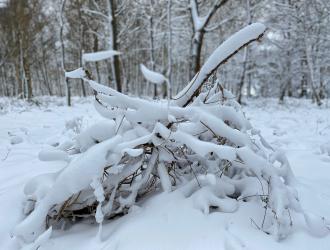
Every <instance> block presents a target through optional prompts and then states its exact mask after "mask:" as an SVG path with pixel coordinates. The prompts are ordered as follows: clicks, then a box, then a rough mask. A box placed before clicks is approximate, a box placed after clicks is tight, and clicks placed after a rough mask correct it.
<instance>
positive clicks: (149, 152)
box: [15, 24, 326, 241]
mask: <svg viewBox="0 0 330 250" xmlns="http://www.w3.org/2000/svg"><path fill="white" fill-rule="evenodd" d="M256 25H257V26H253V25H252V26H250V27H248V31H247V30H246V29H245V30H243V33H244V32H246V33H244V34H246V36H239V37H240V40H234V41H233V42H234V43H233V44H234V45H233V47H230V46H228V45H227V46H224V47H225V48H226V50H225V51H221V50H220V49H218V50H217V52H216V53H217V55H222V54H223V53H224V55H223V56H214V55H213V56H211V57H210V58H211V59H212V60H208V62H207V63H206V66H205V67H203V68H202V72H201V73H200V74H199V75H198V76H197V77H195V82H196V81H197V83H199V84H203V88H200V86H199V85H198V86H197V85H194V82H192V83H191V84H190V85H189V86H191V87H190V88H187V89H185V91H184V92H182V93H185V97H184V98H183V99H181V101H180V99H179V100H177V101H174V100H171V102H170V105H169V106H168V103H167V102H166V101H163V100H162V101H151V100H144V99H140V98H136V97H131V96H128V95H125V94H122V93H119V92H117V91H116V90H114V89H111V88H108V87H106V86H104V85H101V84H98V83H96V82H94V81H92V80H90V79H85V78H84V79H85V80H86V81H88V83H89V84H90V86H91V87H92V88H93V89H94V90H95V93H97V94H96V100H95V107H96V110H97V111H98V112H99V113H100V114H101V115H102V116H104V117H105V118H106V119H105V120H104V121H103V122H100V123H97V124H95V125H93V126H92V127H90V128H89V129H87V130H86V131H84V132H82V133H81V134H79V135H78V136H77V137H76V138H75V140H74V141H71V142H66V143H64V144H61V145H59V146H58V147H57V148H54V149H53V150H51V151H47V152H42V153H41V154H40V158H41V159H43V160H62V161H67V162H68V164H67V166H66V167H65V168H64V169H63V170H61V171H59V172H58V173H49V174H44V175H41V176H37V177H35V178H34V179H33V180H31V181H30V182H29V183H27V185H26V187H25V190H24V191H25V194H26V196H27V198H28V201H27V203H26V210H25V213H26V214H27V215H28V216H27V218H26V219H25V220H23V221H22V222H21V223H20V224H19V225H18V226H17V227H16V229H15V234H16V236H18V237H21V238H23V239H24V240H26V241H32V240H34V239H35V238H36V237H37V236H38V235H40V234H41V233H42V232H44V231H45V230H46V228H47V227H49V226H51V225H56V224H59V223H60V222H63V221H75V220H77V219H78V218H84V217H90V216H95V220H96V222H97V223H99V224H100V225H101V224H102V222H103V221H104V220H105V219H110V218H113V217H114V216H117V215H123V214H126V213H127V212H128V210H129V209H130V207H132V206H133V205H134V204H136V202H138V201H140V200H141V199H143V198H144V197H145V196H146V195H147V194H149V193H151V192H154V191H157V190H160V189H161V190H163V191H164V192H171V191H174V190H177V189H178V188H179V187H180V188H179V190H180V191H181V192H183V194H184V195H185V196H186V197H188V196H189V197H191V198H192V199H194V205H195V207H196V208H197V209H200V210H201V211H202V212H204V213H208V212H209V209H210V208H214V207H217V208H218V209H219V210H220V211H223V212H234V211H235V210H236V209H237V208H238V206H239V204H240V202H252V201H254V202H255V201H259V202H260V206H264V207H265V210H266V212H267V211H270V212H269V213H267V218H265V220H264V221H263V223H262V225H260V229H262V230H263V231H265V232H267V233H271V234H274V235H276V237H277V238H278V239H281V238H284V237H285V236H287V235H288V233H289V232H290V228H291V225H292V223H293V222H292V218H293V214H295V213H301V214H303V215H304V216H305V218H306V222H307V223H309V224H310V225H312V226H313V227H314V226H315V224H316V226H317V227H322V226H323V227H324V228H325V226H324V225H323V224H322V221H320V222H318V221H316V223H314V222H315V220H314V219H311V218H312V217H311V216H308V215H307V214H306V213H304V211H303V210H302V208H301V206H300V203H299V200H298V195H297V192H296V190H295V189H294V183H295V179H294V176H293V174H292V172H291V169H290V165H289V163H288V161H287V159H286V157H285V155H284V154H283V153H281V152H275V151H274V150H273V149H272V148H271V146H270V145H268V144H267V143H266V142H265V140H264V139H263V138H262V137H261V135H260V133H259V131H257V130H255V129H253V128H252V127H251V124H250V123H249V121H248V120H247V119H246V118H245V116H244V114H243V113H242V111H241V108H240V106H239V104H238V103H237V102H236V101H235V99H234V96H232V94H231V93H230V92H228V91H226V90H225V89H223V87H222V86H221V84H220V83H219V82H218V81H215V84H213V85H212V84H211V81H206V80H205V79H204V78H205V76H206V75H208V74H209V73H210V72H213V71H214V68H216V67H217V66H218V65H219V64H220V63H221V61H222V60H223V59H225V58H227V55H228V56H229V55H230V54H233V53H234V52H235V51H236V50H237V49H238V48H240V47H242V46H243V45H244V44H246V43H247V42H248V41H250V40H254V39H252V38H253V37H255V38H257V37H259V36H260V35H261V34H263V32H264V30H265V28H264V27H263V26H261V25H260V24H256ZM262 27H263V29H261V28H262ZM239 34H242V31H241V33H239ZM251 34H252V36H251ZM221 46H223V45H221ZM221 46H220V47H219V48H221ZM230 49H231V50H230ZM203 70H205V71H203ZM200 77H201V78H200ZM198 79H201V80H198ZM204 83H205V84H204ZM197 89H200V93H199V94H198V95H196V97H195V98H194V99H192V95H195V93H196V90H197ZM187 93H188V94H189V95H190V96H188V95H187ZM189 100H191V101H190V102H189V103H187V101H189ZM325 230H326V228H325Z"/></svg>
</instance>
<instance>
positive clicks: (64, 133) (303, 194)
mask: <svg viewBox="0 0 330 250" xmlns="http://www.w3.org/2000/svg"><path fill="white" fill-rule="evenodd" d="M46 99H47V98H42V99H40V100H41V102H42V104H39V105H30V106H27V105H26V103H23V102H22V101H17V100H10V99H0V249H1V250H2V249H4V250H14V249H20V244H19V242H18V241H17V240H16V239H13V238H11V231H12V229H13V228H14V226H15V225H16V224H17V223H18V222H19V221H21V220H22V218H23V215H22V207H23V205H22V204H23V201H24V195H23V187H24V184H25V183H26V181H27V180H29V179H30V178H31V177H33V176H36V175H38V174H41V173H44V172H50V171H56V170H58V169H60V168H62V167H63V166H64V163H59V162H41V161H39V159H38V153H39V151H40V150H41V149H43V148H45V147H47V145H48V144H51V143H53V142H55V141H58V140H61V138H65V137H71V136H73V135H74V133H75V132H76V130H79V129H83V128H85V127H87V126H89V125H91V124H93V123H94V122H95V121H96V120H100V119H102V118H101V117H100V116H99V115H98V114H97V112H96V111H95V110H94V108H93V105H92V104H91V99H79V100H78V99H75V100H74V101H73V103H74V106H73V107H71V108H68V107H66V106H65V105H64V99H55V98H48V102H47V103H48V104H44V102H45V101H46ZM247 104H248V105H247V106H244V107H243V109H244V111H245V113H246V116H247V117H248V118H249V119H251V123H252V124H253V125H254V127H255V128H257V129H260V130H261V131H262V134H263V136H264V137H265V138H266V140H267V141H268V142H269V143H270V144H271V145H272V146H273V147H275V148H280V149H283V150H284V151H285V152H286V154H287V156H288V159H289V161H290V164H291V166H292V169H293V171H294V173H295V175H296V177H297V180H298V184H297V190H298V191H299V198H300V200H301V202H302V205H303V207H304V208H305V210H306V212H310V213H313V214H316V215H320V216H324V217H325V218H327V219H328V220H329V218H330V155H328V154H327V153H326V152H325V151H326V148H327V147H328V148H329V150H330V108H329V107H328V108H326V107H323V108H317V107H316V106H315V105H313V104H311V103H310V102H309V101H306V100H295V99H291V100H287V101H286V103H285V104H284V105H278V103H277V100H275V99H270V100H269V99H267V100H266V99H262V100H249V101H248V102H247ZM321 148H323V150H322V149H321ZM329 153H330V152H329ZM263 214H264V210H263V209H262V208H260V206H256V205H254V204H253V203H243V202H242V203H241V204H240V208H239V210H238V211H237V212H235V213H221V212H218V211H212V212H211V213H210V214H207V215H206V214H203V213H202V212H201V211H200V210H197V209H195V208H194V204H192V199H189V198H186V197H184V196H183V195H182V193H180V192H176V191H174V192H172V193H159V194H156V195H154V196H153V197H151V198H150V199H148V200H147V201H146V202H144V203H143V204H139V206H135V207H133V209H131V211H130V212H129V214H128V215H126V216H124V217H122V218H119V219H116V220H113V221H108V222H105V223H104V227H103V231H102V241H101V240H100V239H99V238H97V237H96V235H97V232H98V225H96V224H91V223H88V222H83V223H80V224H76V225H75V226H73V227H71V228H69V229H67V230H65V231H61V230H54V231H53V234H52V237H51V238H50V240H48V241H47V242H45V244H43V245H42V246H41V247H40V248H39V249H40V250H42V249H43V250H46V249H47V250H59V249H61V250H62V249H63V250H75V249H77V250H84V249H86V250H87V249H93V250H94V249H95V250H98V249H104V250H112V249H119V250H123V249H141V250H148V249H153V250H154V249H157V250H158V249H164V250H165V249H168V250H174V249H220V250H221V249H224V250H240V249H250V250H265V249H276V250H282V249H283V250H284V249H287V250H289V249H299V250H304V249H305V250H310V249H313V250H329V249H330V235H328V236H325V237H316V236H313V235H312V234H311V233H310V231H309V230H308V229H307V228H306V226H305V224H304V223H303V222H302V221H303V220H302V219H301V220H299V218H298V220H296V221H294V222H293V223H294V225H293V229H294V231H293V233H292V234H291V235H290V236H289V237H288V238H287V239H285V240H283V241H281V242H277V241H276V240H275V238H274V237H273V236H271V235H267V234H265V233H263V232H262V231H260V230H258V225H260V224H261V221H262V218H263ZM28 247H30V246H26V249H34V248H28Z"/></svg>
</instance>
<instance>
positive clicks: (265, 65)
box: [0, 0, 330, 105]
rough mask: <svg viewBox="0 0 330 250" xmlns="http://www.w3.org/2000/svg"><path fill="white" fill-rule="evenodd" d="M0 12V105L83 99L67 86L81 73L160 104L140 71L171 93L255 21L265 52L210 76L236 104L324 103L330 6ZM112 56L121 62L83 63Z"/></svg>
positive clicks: (67, 0) (188, 2) (229, 2)
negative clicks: (92, 56)
mask: <svg viewBox="0 0 330 250" xmlns="http://www.w3.org/2000/svg"><path fill="white" fill-rule="evenodd" d="M0 6H1V7H0V34H1V35H0V95H1V96H16V97H22V98H26V99H31V98H32V97H33V96H39V95H58V96H64V95H67V96H69V97H70V96H71V95H72V96H74V95H81V96H86V95H89V94H91V93H92V92H91V90H90V89H89V88H88V86H87V85H86V86H85V83H84V82H83V81H82V80H75V79H66V78H65V76H64V72H66V71H71V70H74V69H76V68H78V67H81V66H84V67H85V68H87V69H88V71H89V72H90V73H91V75H92V78H94V79H95V80H96V81H98V82H101V83H103V84H105V85H107V86H110V87H112V88H115V89H116V90H118V91H120V92H124V93H130V94H133V95H138V96H151V97H156V98H162V97H164V96H165V95H166V87H165V86H157V85H153V84H151V83H148V82H147V81H146V80H145V79H144V78H143V75H142V73H141V71H140V64H144V65H146V66H147V67H148V68H149V69H151V70H154V71H157V72H160V73H162V74H163V75H165V76H166V77H167V78H168V79H169V80H170V82H171V84H172V88H173V93H177V92H178V90H180V89H182V87H183V86H185V85H186V84H187V83H188V82H189V81H190V80H191V79H192V78H193V76H194V75H195V74H196V73H197V72H198V71H199V69H200V67H201V65H202V64H203V62H205V60H206V59H207V57H208V56H209V55H210V54H211V53H212V51H213V50H214V49H215V48H216V47H217V46H218V45H219V44H220V43H221V42H222V41H224V40H225V39H226V38H228V37H229V36H230V35H231V34H233V33H234V32H236V31H237V30H239V29H240V28H242V27H244V26H246V25H248V24H250V23H252V22H256V21H257V22H262V23H264V24H265V25H266V26H267V28H268V31H267V34H266V36H265V37H264V38H263V40H262V43H259V44H258V43H257V44H253V45H252V46H249V47H247V48H245V49H244V50H242V51H240V52H239V53H238V54H237V55H236V56H235V57H234V58H231V59H230V60H229V61H228V62H227V63H226V64H225V65H223V66H222V67H221V68H220V69H219V70H218V71H217V78H218V79H219V80H220V81H221V83H222V84H223V85H224V86H225V87H226V88H228V89H230V90H231V91H232V92H233V93H234V94H235V95H236V97H237V99H238V101H239V102H241V99H242V97H244V96H249V97H250V96H254V97H258V96H262V97H277V98H279V100H283V98H284V97H285V96H293V97H300V98H302V97H305V98H311V99H312V100H313V101H315V102H316V103H317V104H319V105H321V104H322V100H323V99H325V98H327V97H328V96H329V94H330V87H329V85H330V84H329V81H330V60H329V56H328V52H329V51H330V2H329V1H328V0H309V1H300V0H263V1H260V0H259V1H258V0H235V1H234V0H203V1H197V0H158V1H156V0H55V1H49V0H7V1H3V3H2V4H1V5H0ZM109 49H111V50H117V51H120V52H121V54H120V55H117V56H114V57H113V59H109V60H105V61H100V62H88V63H84V62H83V60H82V55H83V54H84V53H89V52H97V51H104V50H109ZM83 64H84V65H83ZM68 104H70V99H69V101H68Z"/></svg>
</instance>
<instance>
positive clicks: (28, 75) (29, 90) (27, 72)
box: [23, 57, 33, 100]
mask: <svg viewBox="0 0 330 250" xmlns="http://www.w3.org/2000/svg"><path fill="white" fill-rule="evenodd" d="M23 69H24V73H25V79H26V91H27V99H28V100H31V98H32V95H33V93H32V79H31V71H30V65H29V60H28V57H25V58H23Z"/></svg>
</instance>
